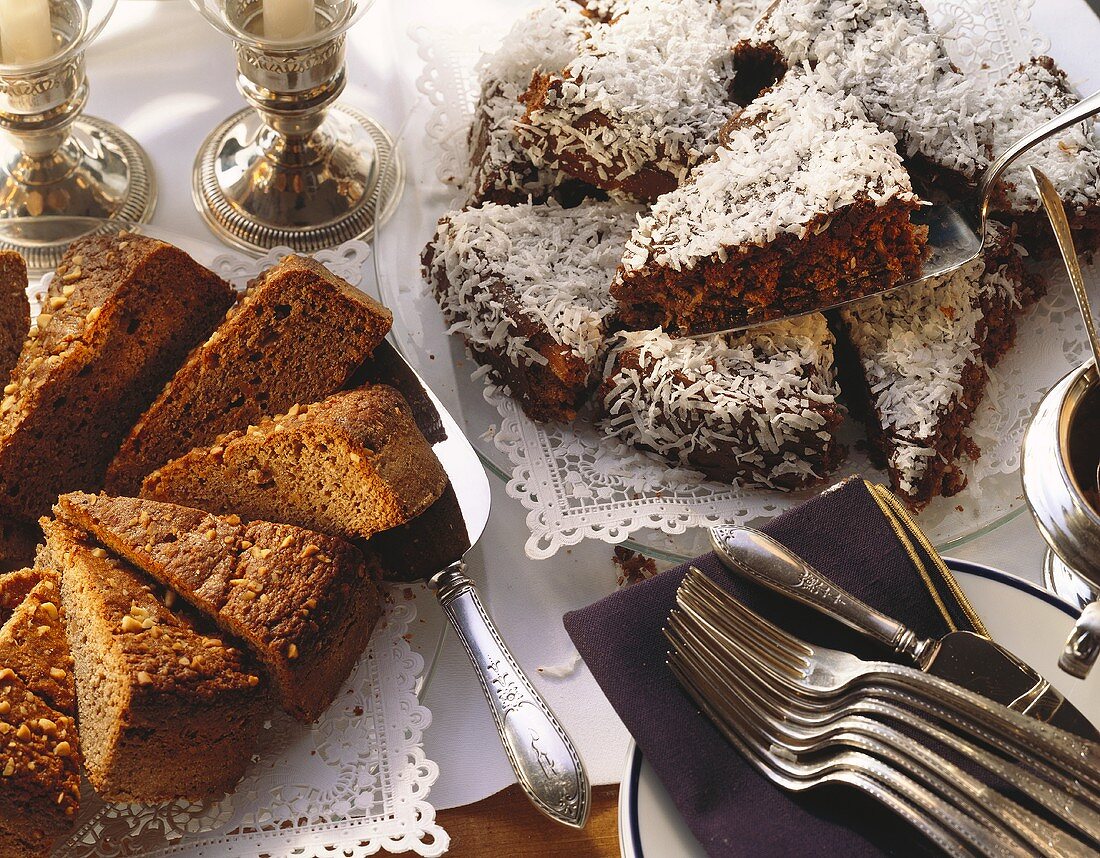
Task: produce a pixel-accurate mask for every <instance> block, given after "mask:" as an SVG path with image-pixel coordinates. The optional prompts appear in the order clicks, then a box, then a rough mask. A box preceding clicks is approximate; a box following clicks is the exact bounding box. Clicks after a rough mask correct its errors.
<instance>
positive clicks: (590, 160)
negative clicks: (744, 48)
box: [517, 0, 736, 202]
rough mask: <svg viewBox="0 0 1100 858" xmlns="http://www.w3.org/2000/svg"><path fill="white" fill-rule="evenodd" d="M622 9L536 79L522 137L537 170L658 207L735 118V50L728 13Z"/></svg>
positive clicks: (673, 2) (680, 2) (688, 2)
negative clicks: (563, 60)
mask: <svg viewBox="0 0 1100 858" xmlns="http://www.w3.org/2000/svg"><path fill="white" fill-rule="evenodd" d="M622 8H623V11H622V13H621V14H619V15H617V16H616V17H615V18H614V19H613V20H611V21H610V22H608V23H595V24H594V25H593V26H592V28H591V30H590V31H589V33H588V38H587V39H586V40H585V41H584V43H583V47H582V48H581V50H580V52H579V53H578V54H577V55H576V56H575V57H574V58H573V59H572V60H571V61H570V62H569V63H568V64H566V65H565V66H564V67H563V68H562V69H561V70H560V71H555V72H553V73H550V74H546V73H541V72H540V73H536V74H535V76H534V78H533V79H532V80H531V85H530V87H529V88H528V90H527V92H526V93H525V94H524V96H523V99H524V102H525V104H526V105H527V112H526V114H525V115H524V117H523V120H522V122H520V123H519V124H518V125H517V134H518V136H519V140H520V142H521V143H522V144H523V145H524V146H525V147H527V149H528V151H530V152H531V153H532V155H533V160H534V161H536V162H537V163H545V164H547V165H549V166H552V167H556V168H557V169H559V170H562V171H563V172H566V173H569V174H570V175H573V176H576V177H577V178H579V179H582V180H583V181H585V182H588V183H589V184H592V185H595V186H596V187H598V188H602V189H604V190H606V191H623V192H625V193H627V194H630V195H631V196H633V197H635V198H637V199H639V200H644V201H648V202H651V201H653V200H655V199H656V198H657V197H658V196H660V195H661V194H663V193H666V192H668V191H670V190H672V189H673V188H675V187H676V186H677V185H678V184H679V183H680V182H681V181H683V180H684V178H686V176H687V174H688V171H689V170H690V169H691V167H692V166H693V165H694V164H696V163H697V162H698V161H700V160H701V159H703V158H705V157H707V156H708V155H709V154H710V153H711V152H712V151H714V147H715V146H716V145H717V142H718V140H717V138H718V131H719V129H720V128H721V127H722V125H723V124H724V123H725V122H726V120H727V119H729V117H730V116H731V114H732V113H733V112H734V111H735V109H736V105H734V104H733V103H732V102H731V101H730V97H729V96H730V88H731V86H732V84H733V77H734V69H733V46H732V43H731V41H730V36H729V33H728V31H727V30H726V28H725V26H724V18H723V13H722V4H719V3H715V2H709V0H631V2H629V3H625V4H623V6H622Z"/></svg>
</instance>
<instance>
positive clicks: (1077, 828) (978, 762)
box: [665, 567, 1100, 858]
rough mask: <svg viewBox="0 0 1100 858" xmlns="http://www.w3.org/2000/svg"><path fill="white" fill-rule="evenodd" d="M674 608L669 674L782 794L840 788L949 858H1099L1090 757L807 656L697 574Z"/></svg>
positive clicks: (1064, 740) (935, 681) (982, 703)
mask: <svg viewBox="0 0 1100 858" xmlns="http://www.w3.org/2000/svg"><path fill="white" fill-rule="evenodd" d="M676 605H677V606H676V608H674V609H673V611H672V612H671V614H670V615H669V620H668V625H667V627H666V628H665V635H666V637H667V638H668V640H669V641H670V642H671V644H672V649H671V650H670V652H669V667H670V668H671V669H672V671H673V673H674V674H675V675H676V677H677V679H678V680H679V681H680V683H681V684H682V685H683V686H684V688H685V689H686V690H687V692H688V693H689V694H690V695H691V696H692V698H693V699H694V700H695V702H696V703H697V704H698V705H699V707H700V708H701V709H702V710H703V712H704V713H706V715H707V716H708V717H709V718H710V719H711V720H712V721H713V722H714V723H715V725H716V726H717V727H718V728H719V729H720V730H721V732H722V733H723V735H725V736H726V738H727V739H728V740H729V741H730V743H731V744H733V746H734V747H736V748H737V749H738V750H739V751H740V753H741V754H742V755H743V756H745V757H746V759H748V760H749V762H751V763H752V764H753V765H754V766H755V767H756V768H757V769H758V770H759V771H761V772H762V773H763V774H764V775H765V776H766V777H768V778H769V779H770V780H771V781H772V782H774V783H776V784H777V785H779V786H780V787H782V788H784V789H787V790H792V791H801V790H807V789H811V788H813V787H815V786H818V785H820V784H826V783H846V784H849V785H851V786H853V787H856V788H857V789H860V790H863V791H864V792H866V793H868V794H869V795H871V796H873V797H874V798H876V799H877V800H878V801H880V802H881V803H882V804H883V805H885V806H886V807H888V808H889V809H891V810H892V811H894V812H895V813H897V814H898V815H900V816H901V817H903V818H904V819H906V820H908V821H909V822H910V823H911V824H912V825H914V826H915V827H916V828H918V829H919V830H920V831H922V832H923V833H924V834H925V835H926V836H927V837H928V838H930V839H931V840H932V841H933V842H934V843H936V844H937V845H938V846H939V847H940V848H942V849H943V850H944V851H945V852H946V853H947V854H949V855H959V856H969V855H975V854H978V855H995V856H1031V855H1044V856H1052V858H1068V856H1078V855H1080V856H1093V855H1097V854H1098V850H1100V745H1098V744H1095V743H1092V742H1088V741H1086V740H1084V739H1080V738H1078V737H1076V736H1074V735H1072V734H1070V733H1066V732H1064V731H1062V730H1058V729H1057V728H1054V727H1051V726H1050V725H1048V724H1044V723H1042V722H1039V721H1036V720H1034V719H1032V718H1028V717H1026V716H1024V715H1020V714H1019V713H1016V712H1013V711H1011V710H1010V709H1008V708H1007V707H1004V706H1001V705H999V704H997V703H994V702H992V701H990V700H987V699H986V698H984V697H981V696H980V695H977V694H974V693H972V692H969V691H967V690H965V689H963V688H961V687H959V686H957V685H954V684H952V683H949V682H946V681H944V680H942V679H939V678H937V677H935V676H931V675H929V674H927V673H923V672H921V671H920V670H916V669H914V668H910V667H904V666H901V665H897V664H892V663H889V662H869V661H863V660H861V659H859V658H857V657H856V656H854V655H851V654H849V653H845V652H839V651H836V650H831V649H827V648H825V647H821V646H811V645H810V644H808V643H806V642H805V641H802V640H800V639H798V638H797V637H795V636H793V635H791V634H789V633H788V632H786V631H784V630H783V629H781V628H779V627H778V626H776V625H774V624H773V623H771V622H769V621H768V620H766V619H764V618H763V617H761V616H760V615H759V614H757V613H755V612H754V611H752V610H751V609H749V608H747V607H745V606H744V605H743V604H741V603H740V602H739V601H737V600H736V599H735V598H734V597H733V596H731V595H730V594H729V593H728V592H726V591H725V590H724V589H722V588H721V587H719V586H718V585H717V584H715V583H714V582H713V581H711V580H710V579H709V578H708V577H707V576H706V575H704V574H703V573H702V572H700V571H699V570H698V569H696V568H694V567H692V568H691V569H690V570H689V572H688V574H687V575H686V576H685V578H684V581H683V583H682V584H681V586H680V588H679V590H678V592H677V595H676ZM902 727H904V732H903V731H902V729H899V728H902ZM944 753H950V754H952V755H954V756H955V757H956V758H958V759H965V760H967V761H968V768H969V769H970V770H969V771H967V770H964V769H963V768H961V767H960V766H959V765H958V764H956V763H955V762H953V761H952V760H951V759H948V757H946V756H944ZM976 769H981V770H983V771H984V772H986V773H988V774H989V775H990V776H992V778H991V781H992V782H993V783H996V782H1003V783H1008V784H1011V786H1012V788H1013V789H1014V791H1015V792H1016V794H1017V798H1019V799H1020V800H1021V801H1023V800H1024V799H1026V803H1027V806H1026V807H1025V806H1024V804H1022V803H1020V801H1017V800H1015V799H1013V798H1010V797H1009V796H1008V795H1006V794H1005V793H1003V792H1001V791H998V789H997V788H996V787H995V786H993V785H991V783H987V782H986V781H985V780H984V779H983V778H982V777H977V776H975V775H974V774H973V773H972V772H973V771H975V770H976Z"/></svg>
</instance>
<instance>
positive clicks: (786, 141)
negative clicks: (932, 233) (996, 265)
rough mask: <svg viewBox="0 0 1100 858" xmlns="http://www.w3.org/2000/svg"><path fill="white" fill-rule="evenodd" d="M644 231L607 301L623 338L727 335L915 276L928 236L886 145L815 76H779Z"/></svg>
mask: <svg viewBox="0 0 1100 858" xmlns="http://www.w3.org/2000/svg"><path fill="white" fill-rule="evenodd" d="M723 138H724V140H723V144H722V146H721V147H720V148H719V149H718V150H717V152H715V154H714V157H713V158H712V159H711V160H709V161H707V162H706V163H703V164H700V165H699V166H698V167H697V168H696V169H695V171H694V172H693V173H692V175H691V178H690V180H689V181H687V182H686V183H685V184H683V185H681V186H680V187H679V188H677V189H676V190H675V191H672V192H671V193H668V194H666V195H664V196H663V197H661V198H660V199H659V200H658V201H657V202H656V203H655V204H654V206H653V208H652V210H651V211H650V213H649V214H648V215H646V216H645V217H643V218H641V220H640V221H639V223H638V226H637V227H636V228H635V229H634V232H633V234H632V235H631V237H630V240H629V242H628V243H627V245H626V249H625V251H624V253H623V260H622V266H621V268H620V270H619V272H618V274H617V276H616V280H615V282H614V284H613V285H612V287H611V293H612V295H613V296H614V297H615V298H616V299H617V301H618V303H619V309H618V315H619V319H620V321H621V322H622V326H623V327H626V328H630V329H634V330H643V329H648V328H654V327H664V328H665V329H666V330H669V331H676V332H678V333H681V334H702V333H707V332H713V331H723V330H726V329H728V328H732V327H735V326H737V325H738V324H740V323H741V322H743V321H744V320H746V319H747V318H765V319H766V318H777V317H780V316H783V315H785V314H789V313H799V312H805V311H810V310H815V309H818V308H820V307H825V306H829V305H831V304H835V303H837V302H839V301H841V300H846V299H848V298H854V297H859V296H861V295H866V294H869V293H872V292H877V291H880V290H882V289H886V288H889V287H891V286H893V285H895V284H897V283H900V282H904V281H905V280H908V279H911V278H912V277H914V276H916V275H917V274H918V273H919V271H920V262H921V256H922V249H923V245H924V242H925V230H924V229H923V228H921V227H916V226H914V225H913V224H912V223H911V222H910V213H911V212H912V211H913V210H914V209H916V208H917V206H918V205H919V201H918V198H917V196H916V194H914V193H913V188H912V185H911V184H910V181H909V174H908V173H907V172H906V170H905V168H904V167H903V166H902V162H901V158H900V156H899V155H898V153H897V150H896V149H895V147H894V143H895V140H894V136H893V135H892V134H890V133H889V132H885V131H882V130H880V129H878V128H876V127H875V126H874V125H872V124H871V123H869V122H868V121H867V120H866V119H865V118H864V115H863V111H862V109H861V108H860V105H859V103H858V102H857V100H856V99H855V98H853V97H852V96H849V95H845V94H844V93H842V92H839V91H837V90H835V89H833V88H832V87H831V85H830V83H829V82H828V81H825V80H821V79H820V78H819V77H818V76H816V75H814V74H810V73H807V74H804V75H803V74H794V73H792V74H788V75H787V76H786V77H785V78H784V79H783V81H782V83H780V84H779V85H778V86H776V87H775V88H774V89H772V90H769V91H768V92H767V93H766V94H765V95H764V96H763V97H761V98H760V99H759V100H757V101H756V102H754V103H753V104H752V105H751V106H749V107H747V108H745V110H744V111H743V112H742V113H741V114H740V115H739V116H738V117H737V119H736V120H734V121H733V122H731V123H730V125H729V127H728V128H727V129H726V130H725V131H724V132H723Z"/></svg>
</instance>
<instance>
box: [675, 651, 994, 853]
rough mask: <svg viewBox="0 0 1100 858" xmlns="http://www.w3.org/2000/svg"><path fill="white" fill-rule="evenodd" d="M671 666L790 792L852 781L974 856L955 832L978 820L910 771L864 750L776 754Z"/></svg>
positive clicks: (951, 848)
mask: <svg viewBox="0 0 1100 858" xmlns="http://www.w3.org/2000/svg"><path fill="white" fill-rule="evenodd" d="M670 667H671V669H672V671H673V673H675V674H676V675H677V678H679V679H680V681H681V682H682V683H683V684H684V687H685V688H686V689H687V690H688V693H689V694H690V695H691V696H692V698H693V699H694V700H695V702H696V703H697V704H698V706H699V708H700V709H702V710H703V712H704V713H705V714H706V715H707V716H708V717H709V718H710V720H711V722H712V723H713V724H714V725H715V726H716V727H717V728H718V729H719V731H720V732H721V733H722V735H724V736H725V737H726V740H727V741H729V743H730V744H731V745H733V746H734V747H735V748H736V749H737V750H738V751H739V752H740V753H741V755H742V756H743V757H744V758H745V759H746V760H748V762H749V763H750V764H751V765H752V766H753V767H754V768H756V769H757V770H758V771H759V772H760V773H761V774H763V775H764V776H765V777H766V778H768V780H770V781H772V783H774V784H776V785H777V786H779V787H781V788H782V789H785V790H788V791H790V792H803V791H806V790H811V789H814V788H816V787H818V786H823V785H826V784H837V783H843V784H848V785H849V786H853V787H855V788H856V789H859V790H861V791H863V792H864V793H866V794H868V795H870V796H872V797H873V798H875V799H876V800H877V801H878V802H879V803H881V804H882V805H883V806H885V807H887V808H889V809H890V810H892V811H893V812H894V813H896V814H897V815H898V816H900V817H901V818H903V819H905V820H906V821H907V822H909V824H910V825H912V826H913V827H914V828H916V829H917V830H919V831H921V832H922V833H923V834H924V835H925V836H926V837H928V838H929V840H931V841H932V842H933V843H935V844H936V845H937V846H939V847H940V848H941V849H942V850H943V851H944V852H945V853H947V854H948V855H951V856H956V858H964V856H971V855H973V852H972V851H971V850H970V849H969V848H967V846H965V845H964V844H963V843H962V842H961V841H960V840H959V839H958V838H957V837H956V836H955V832H958V831H960V830H963V831H971V832H972V833H973V832H974V830H975V826H976V823H974V822H973V820H970V819H968V818H965V817H963V816H962V815H961V814H959V813H958V812H957V811H955V810H954V809H953V808H951V807H950V806H949V805H948V804H947V803H946V802H944V801H942V800H940V799H939V798H937V797H936V796H934V795H933V794H932V793H930V792H929V791H928V790H926V789H924V788H922V787H921V786H919V785H918V784H916V783H914V782H913V781H912V780H911V779H909V778H907V777H906V776H905V775H903V774H901V773H900V772H897V771H896V770H894V769H893V768H891V767H890V766H888V765H885V764H884V763H881V762H879V761H877V760H874V759H873V758H870V757H867V756H866V755H863V754H851V753H849V754H848V755H847V759H846V760H843V761H842V760H840V759H838V757H837V755H834V756H833V758H832V759H831V760H825V761H821V762H818V763H816V764H807V763H800V762H799V761H797V760H795V759H791V758H789V757H786V756H783V755H780V754H775V753H772V752H771V749H770V748H766V747H764V746H763V745H760V744H757V743H754V742H752V741H750V740H748V739H747V738H743V737H742V735H741V734H740V733H739V732H738V731H737V730H736V729H733V728H732V727H731V726H730V725H729V724H727V723H726V721H725V720H724V719H723V718H722V717H721V716H720V715H719V713H718V712H717V711H716V710H715V709H714V707H713V706H712V705H711V703H710V701H709V699H708V697H707V695H706V694H705V693H702V692H701V691H700V690H698V689H697V688H696V686H695V685H694V684H693V683H692V681H691V680H690V679H689V678H688V677H687V676H684V675H682V674H680V673H678V672H677V670H678V668H677V667H675V666H672V665H670ZM845 763H846V764H847V765H845ZM945 825H946V827H945ZM974 836H977V835H974Z"/></svg>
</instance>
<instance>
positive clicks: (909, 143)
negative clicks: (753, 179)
mask: <svg viewBox="0 0 1100 858" xmlns="http://www.w3.org/2000/svg"><path fill="white" fill-rule="evenodd" d="M736 57H737V65H738V77H737V87H736V90H737V96H738V99H739V100H742V101H746V100H749V99H751V98H753V97H755V96H756V95H757V94H758V93H759V91H760V90H761V89H762V88H764V87H766V86H770V85H771V84H772V83H773V82H774V81H775V80H776V79H777V78H780V77H782V75H783V73H784V72H785V71H786V70H787V69H788V68H790V69H795V68H800V67H803V66H805V65H809V66H813V67H816V68H817V69H818V70H819V73H820V74H822V75H823V76H828V77H830V78H832V79H833V80H834V81H835V82H836V84H837V85H839V86H841V87H843V88H844V89H845V90H847V91H848V92H850V93H852V94H853V95H855V96H856V97H857V98H858V99H859V100H860V102H861V103H862V105H863V109H864V110H865V111H866V114H867V118H868V119H870V120H871V121H872V122H875V123H877V124H879V125H880V126H881V127H882V128H884V129H885V130H887V131H890V132H891V133H893V134H894V135H895V136H896V137H897V138H898V141H899V146H900V149H901V151H902V153H903V154H904V156H905V157H906V159H907V160H908V161H909V164H910V166H911V167H912V168H913V169H914V170H916V171H919V172H920V173H921V174H922V175H923V176H924V177H925V178H926V179H930V180H935V181H937V182H939V183H945V182H946V183H949V185H950V187H951V188H952V189H953V190H956V191H957V190H959V189H960V188H963V187H966V186H968V185H970V184H971V183H973V182H975V181H976V180H977V179H978V177H979V176H980V174H981V172H982V170H984V169H985V167H986V166H987V165H988V163H989V159H988V149H987V145H988V119H989V112H988V110H987V109H986V104H985V96H984V93H983V92H982V91H981V88H980V87H979V86H977V85H976V84H975V83H974V82H973V81H971V80H968V79H967V78H966V77H965V76H964V75H963V74H961V73H960V72H959V70H958V69H957V68H956V67H955V65H954V64H953V63H952V62H951V59H950V57H948V55H947V51H946V50H945V48H944V43H943V39H942V37H941V36H940V35H939V33H938V32H937V31H936V30H935V28H934V27H933V26H932V25H931V23H930V22H929V20H928V15H927V14H926V13H925V11H924V8H923V7H922V6H921V4H920V2H919V0H777V2H776V3H775V4H774V5H773V6H772V7H771V8H769V9H768V11H767V13H766V14H765V15H763V16H762V17H761V19H760V20H759V21H757V22H756V24H755V25H754V27H753V29H752V32H751V34H750V35H749V36H748V38H746V39H745V40H744V41H742V42H740V43H739V44H738V45H737V49H736Z"/></svg>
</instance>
